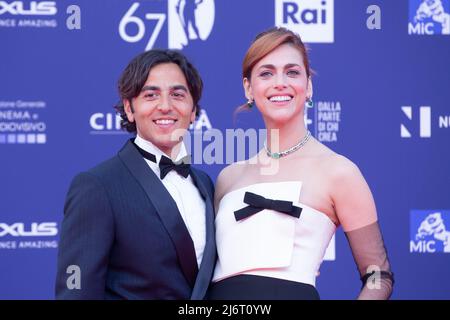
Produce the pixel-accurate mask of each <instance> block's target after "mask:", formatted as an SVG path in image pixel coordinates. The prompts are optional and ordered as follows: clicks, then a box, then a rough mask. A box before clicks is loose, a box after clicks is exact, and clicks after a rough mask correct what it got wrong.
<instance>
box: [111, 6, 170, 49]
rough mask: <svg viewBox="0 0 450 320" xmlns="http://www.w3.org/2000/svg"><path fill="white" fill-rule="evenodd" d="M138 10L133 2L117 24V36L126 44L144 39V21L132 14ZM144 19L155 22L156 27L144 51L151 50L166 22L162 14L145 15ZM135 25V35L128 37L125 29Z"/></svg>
mask: <svg viewBox="0 0 450 320" xmlns="http://www.w3.org/2000/svg"><path fill="white" fill-rule="evenodd" d="M138 8H139V3H137V2H135V3H133V4H132V5H131V7H130V9H128V11H127V12H126V13H125V15H124V16H123V17H122V19H121V20H120V23H119V34H120V36H121V38H122V39H123V40H125V41H126V42H131V43H133V42H138V41H141V40H142V38H144V35H145V24H144V21H143V20H142V19H141V18H139V17H136V16H133V14H134V13H135V12H136V10H137V9H138ZM145 19H147V20H157V23H156V26H155V28H154V29H153V32H152V34H151V36H150V39H149V40H148V43H147V46H146V47H145V51H147V50H150V49H152V48H153V45H154V44H155V41H156V39H157V38H158V35H159V33H160V32H161V29H162V26H163V25H164V22H165V21H166V15H165V14H164V13H147V14H146V15H145ZM130 23H131V24H135V25H136V26H137V29H138V31H137V33H136V34H135V35H129V34H128V33H127V32H126V27H127V26H128V24H130Z"/></svg>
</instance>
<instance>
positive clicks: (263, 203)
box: [234, 192, 302, 221]
mask: <svg viewBox="0 0 450 320" xmlns="http://www.w3.org/2000/svg"><path fill="white" fill-rule="evenodd" d="M244 202H245V203H246V204H248V206H247V207H244V208H242V209H240V210H237V211H235V212H234V217H235V218H236V221H239V220H242V219H245V218H248V217H250V216H252V215H254V214H255V213H258V212H260V211H262V210H264V209H269V210H275V211H278V212H282V213H285V214H287V215H290V216H292V217H295V218H299V217H300V214H301V212H302V208H299V207H296V206H294V205H292V202H291V201H284V200H272V199H266V198H264V197H263V196H260V195H258V194H255V193H252V192H246V193H245V196H244Z"/></svg>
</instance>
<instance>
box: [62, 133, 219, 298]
mask: <svg viewBox="0 0 450 320" xmlns="http://www.w3.org/2000/svg"><path fill="white" fill-rule="evenodd" d="M191 176H192V178H193V180H194V182H195V184H196V186H197V188H198V190H199V191H200V193H201V195H202V197H203V199H204V200H205V207H206V212H205V214H206V217H205V220H206V247H205V250H204V253H203V260H202V263H201V265H200V266H199V267H198V266H197V260H196V255H195V250H194V244H193V241H192V239H191V237H190V235H189V232H188V230H187V228H186V226H185V224H184V222H183V219H182V217H181V215H180V213H179V211H178V208H177V205H176V203H175V201H174V200H173V198H172V197H171V196H170V194H169V192H168V191H167V190H166V188H165V187H164V185H163V184H162V182H161V181H160V180H159V179H158V177H157V176H156V175H155V173H154V172H153V171H152V170H151V169H150V168H149V166H148V165H147V163H146V162H145V160H144V159H143V157H142V156H141V155H140V153H139V152H138V150H137V149H136V147H135V146H134V145H133V142H131V141H128V142H127V143H126V144H125V146H124V147H123V148H122V150H120V151H119V153H118V155H117V156H115V157H114V158H112V159H110V160H108V161H105V162H103V163H101V164H100V165H98V166H97V167H95V168H93V169H91V170H89V171H87V172H84V173H81V174H79V175H77V176H76V177H75V178H74V180H73V181H72V184H71V186H70V189H69V192H68V194H67V198H66V203H65V206H64V219H63V222H62V226H61V233H60V242H59V251H58V266H57V277H56V298H57V299H203V298H204V296H205V293H206V290H207V288H208V285H209V283H210V280H211V278H212V273H213V270H214V265H215V259H216V247H215V236H214V208H213V200H212V199H213V195H214V185H213V183H212V181H211V179H210V178H209V176H208V175H207V174H206V173H204V172H203V171H200V170H196V169H194V168H192V167H191ZM70 266H76V267H75V268H79V269H76V270H79V271H80V273H79V274H78V275H79V276H80V278H79V280H81V281H80V283H79V284H80V287H79V288H78V287H77V286H76V283H77V282H76V278H74V277H75V276H78V275H77V272H73V271H72V270H74V269H71V268H70ZM72 268H73V267H72ZM74 287H75V288H74Z"/></svg>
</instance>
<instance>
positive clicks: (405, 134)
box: [400, 106, 431, 138]
mask: <svg viewBox="0 0 450 320" xmlns="http://www.w3.org/2000/svg"><path fill="white" fill-rule="evenodd" d="M401 109H402V112H403V114H404V115H405V116H406V117H407V118H408V120H413V110H412V107H411V106H402V107H401ZM419 110H420V111H419V112H420V113H419V124H420V133H419V135H420V137H421V138H430V137H431V107H429V106H422V107H420V108H419ZM400 136H401V137H402V138H411V130H410V129H408V128H407V126H406V125H405V124H403V123H402V124H400Z"/></svg>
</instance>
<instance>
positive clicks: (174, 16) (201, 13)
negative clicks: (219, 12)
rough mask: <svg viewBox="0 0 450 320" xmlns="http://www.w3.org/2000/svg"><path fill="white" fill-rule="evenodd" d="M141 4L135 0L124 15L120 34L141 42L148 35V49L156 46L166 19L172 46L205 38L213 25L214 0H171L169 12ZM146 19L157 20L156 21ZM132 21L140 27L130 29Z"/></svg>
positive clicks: (134, 25) (168, 3) (131, 41)
mask: <svg viewBox="0 0 450 320" xmlns="http://www.w3.org/2000/svg"><path fill="white" fill-rule="evenodd" d="M140 5H141V4H140V3H139V2H134V3H133V4H132V5H131V7H130V8H129V9H128V11H127V12H126V13H125V15H124V16H123V17H122V19H121V20H120V23H119V34H120V36H121V38H122V39H123V40H125V41H126V42H130V43H135V42H140V41H142V40H143V39H144V37H145V39H148V40H146V41H147V43H146V46H145V50H150V49H152V48H153V46H154V44H155V42H156V40H157V39H158V37H159V35H160V33H161V30H162V28H163V26H164V24H165V23H166V20H167V21H168V39H167V47H168V48H170V49H183V48H184V47H186V46H188V45H189V44H190V43H192V42H194V41H205V40H206V39H208V37H209V35H210V33H211V31H212V28H213V25H214V15H215V6H214V0H168V1H167V14H166V13H164V12H144V11H145V9H140ZM138 9H139V10H138ZM143 10H144V11H143ZM146 20H147V21H148V20H154V21H156V24H155V22H152V23H148V22H147V21H146ZM131 25H132V26H133V28H134V29H136V28H137V32H136V31H135V32H134V33H129V32H130V31H129V26H131ZM149 26H151V28H152V29H150V28H149ZM130 29H131V28H130Z"/></svg>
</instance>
